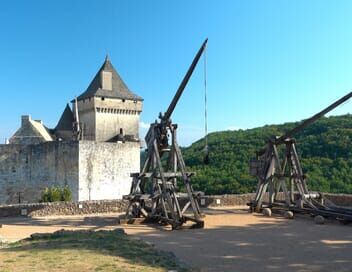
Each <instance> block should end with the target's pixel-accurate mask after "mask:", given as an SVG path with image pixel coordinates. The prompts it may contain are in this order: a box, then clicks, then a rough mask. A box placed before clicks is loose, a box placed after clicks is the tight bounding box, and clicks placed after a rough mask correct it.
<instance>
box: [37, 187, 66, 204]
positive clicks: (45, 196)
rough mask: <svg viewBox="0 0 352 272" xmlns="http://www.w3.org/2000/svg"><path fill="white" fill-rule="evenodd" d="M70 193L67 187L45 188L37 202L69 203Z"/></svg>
mask: <svg viewBox="0 0 352 272" xmlns="http://www.w3.org/2000/svg"><path fill="white" fill-rule="evenodd" d="M71 200H72V193H71V191H70V189H69V188H68V186H67V185H66V186H65V187H64V188H60V187H55V186H53V187H50V188H48V187H46V188H45V189H44V190H43V191H42V194H41V197H40V200H39V202H57V201H71Z"/></svg>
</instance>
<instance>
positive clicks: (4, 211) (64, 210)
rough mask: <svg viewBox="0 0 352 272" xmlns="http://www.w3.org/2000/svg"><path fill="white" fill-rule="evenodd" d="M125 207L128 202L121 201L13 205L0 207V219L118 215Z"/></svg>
mask: <svg viewBox="0 0 352 272" xmlns="http://www.w3.org/2000/svg"><path fill="white" fill-rule="evenodd" d="M127 205H128V202H126V201H123V200H99V201H81V202H54V203H34V204H15V205H8V206H0V217H5V216H33V217H36V216H50V215H80V214H94V213H120V212H124V211H125V210H126V208H127Z"/></svg>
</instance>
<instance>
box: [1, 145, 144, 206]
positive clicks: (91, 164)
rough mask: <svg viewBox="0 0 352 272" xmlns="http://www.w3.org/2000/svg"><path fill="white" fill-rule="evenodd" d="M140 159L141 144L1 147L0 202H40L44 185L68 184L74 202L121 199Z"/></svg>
mask: <svg viewBox="0 0 352 272" xmlns="http://www.w3.org/2000/svg"><path fill="white" fill-rule="evenodd" d="M139 156H140V144H139V142H126V143H97V142H94V141H80V142H78V141H65V142H61V141H56V142H46V143H42V144H38V145H0V204H15V203H36V202H38V201H39V199H40V194H41V192H42V190H43V189H44V188H45V187H52V186H59V187H64V186H65V185H67V186H68V187H69V188H70V190H71V192H72V199H73V201H83V200H100V199H119V198H122V195H125V194H128V193H129V190H130V188H131V182H132V178H131V177H130V174H131V173H134V172H138V171H139V168H140V159H139Z"/></svg>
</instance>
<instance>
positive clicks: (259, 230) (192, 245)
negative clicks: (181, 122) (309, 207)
mask: <svg viewBox="0 0 352 272" xmlns="http://www.w3.org/2000/svg"><path fill="white" fill-rule="evenodd" d="M116 222H117V220H116V215H104V216H85V217H64V218H44V219H43V218H41V219H30V218H16V219H6V218H5V219H0V224H4V225H3V227H2V228H0V236H3V237H4V238H5V239H8V240H17V239H22V238H24V237H26V236H28V235H30V234H31V233H33V232H53V231H55V230H58V229H62V228H65V229H77V228H89V229H112V228H116ZM123 227H124V229H125V231H126V232H127V233H128V234H130V235H134V236H136V237H139V238H141V239H143V240H145V241H148V242H150V243H153V244H155V245H156V246H157V247H158V248H160V249H163V250H167V251H172V252H174V253H175V254H176V256H178V257H179V258H181V259H182V260H183V261H185V262H186V263H189V264H190V265H192V266H194V267H197V268H200V271H204V272H207V271H241V272H242V271H243V272H246V271H248V272H249V271H254V272H259V271H302V272H303V271H334V272H337V271H346V272H347V271H352V253H351V252H352V227H351V226H343V225H339V224H337V223H331V222H328V223H327V224H325V225H316V224H314V223H313V221H312V220H311V219H309V218H296V219H295V220H286V219H282V218H266V217H263V216H261V215H253V214H248V213H247V212H245V211H241V210H239V209H212V210H208V211H207V217H206V226H205V228H204V229H195V230H180V231H168V230H163V229H160V228H153V227H151V226H144V225H132V226H123Z"/></svg>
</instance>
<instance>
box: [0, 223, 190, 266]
mask: <svg viewBox="0 0 352 272" xmlns="http://www.w3.org/2000/svg"><path fill="white" fill-rule="evenodd" d="M50 251H53V252H52V254H51V255H50ZM87 252H88V255H87ZM9 253H18V254H17V255H15V258H19V259H18V260H17V259H16V262H21V261H23V260H22V259H23V258H20V257H24V256H26V255H27V257H31V259H33V260H34V261H35V263H36V265H41V264H40V262H44V263H46V262H48V261H51V259H55V260H56V261H55V262H54V263H53V264H51V265H50V266H51V267H50V269H51V270H53V271H54V270H55V269H57V268H60V267H61V268H62V269H61V270H60V271H74V270H72V269H71V270H70V269H69V270H66V268H67V267H63V265H64V266H65V265H66V266H67V264H68V263H69V262H70V261H72V257H73V255H78V256H79V255H81V259H77V260H76V262H82V261H83V262H87V263H88V262H89V263H91V265H93V266H95V267H98V268H97V269H98V270H99V271H110V270H109V269H111V268H112V266H113V265H114V264H115V265H121V258H123V259H124V262H125V261H127V263H129V264H130V265H131V267H132V270H133V271H136V270H135V269H136V268H138V270H139V269H142V270H143V271H144V269H146V271H154V270H156V269H159V270H160V269H162V271H169V270H177V271H188V270H187V269H186V267H185V266H184V265H182V264H181V263H180V261H179V260H178V259H177V258H176V257H175V256H174V255H173V254H172V253H170V252H163V251H160V250H158V249H156V248H155V247H153V246H152V245H150V244H148V243H145V242H143V241H140V240H139V239H133V238H132V237H129V236H128V235H126V234H125V233H124V231H123V230H122V229H116V230H112V231H107V230H100V231H91V230H90V231H64V230H61V231H57V232H55V233H52V234H34V235H33V236H32V237H31V238H27V239H24V240H21V241H19V242H16V243H13V244H10V245H9V246H7V247H5V248H2V249H0V254H1V255H2V257H5V256H6V254H7V255H9ZM84 254H86V255H84ZM28 255H30V256H28ZM107 255H110V256H113V257H117V258H118V259H116V258H115V259H113V260H111V259H109V260H108V261H109V262H108V263H106V266H109V267H110V268H109V267H105V268H107V269H100V268H99V264H101V263H102V262H104V261H105V262H106V260H104V257H106V256H107ZM11 256H12V255H11ZM84 256H88V257H89V260H85V259H84V258H85V257H84ZM82 257H83V260H82ZM65 258H66V259H65ZM75 258H77V257H75ZM92 259H96V261H95V262H94V260H92ZM33 260H32V261H33ZM5 262H6V261H5ZM22 265H23V266H26V265H28V261H26V262H25V263H23V264H22ZM136 266H142V267H136ZM5 267H6V266H5ZM21 267H22V266H21ZM11 268H14V267H11ZM15 268H16V267H15ZM22 268H23V267H22ZM117 268H118V267H117V266H115V267H114V269H117ZM16 269H17V268H16ZM37 269H40V266H38V267H36V268H35V269H34V270H37ZM114 269H113V270H114ZM0 270H1V258H0ZM98 270H97V271H98ZM125 270H126V271H132V270H130V269H127V268H125V269H124V270H123V271H125ZM159 270H158V271H159ZM55 271H56V270H55ZM81 271H90V270H85V269H84V268H83V270H81ZM111 271H112V270H111ZM114 271H115V270H114ZM116 271H121V270H116ZM160 271H161V270H160Z"/></svg>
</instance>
